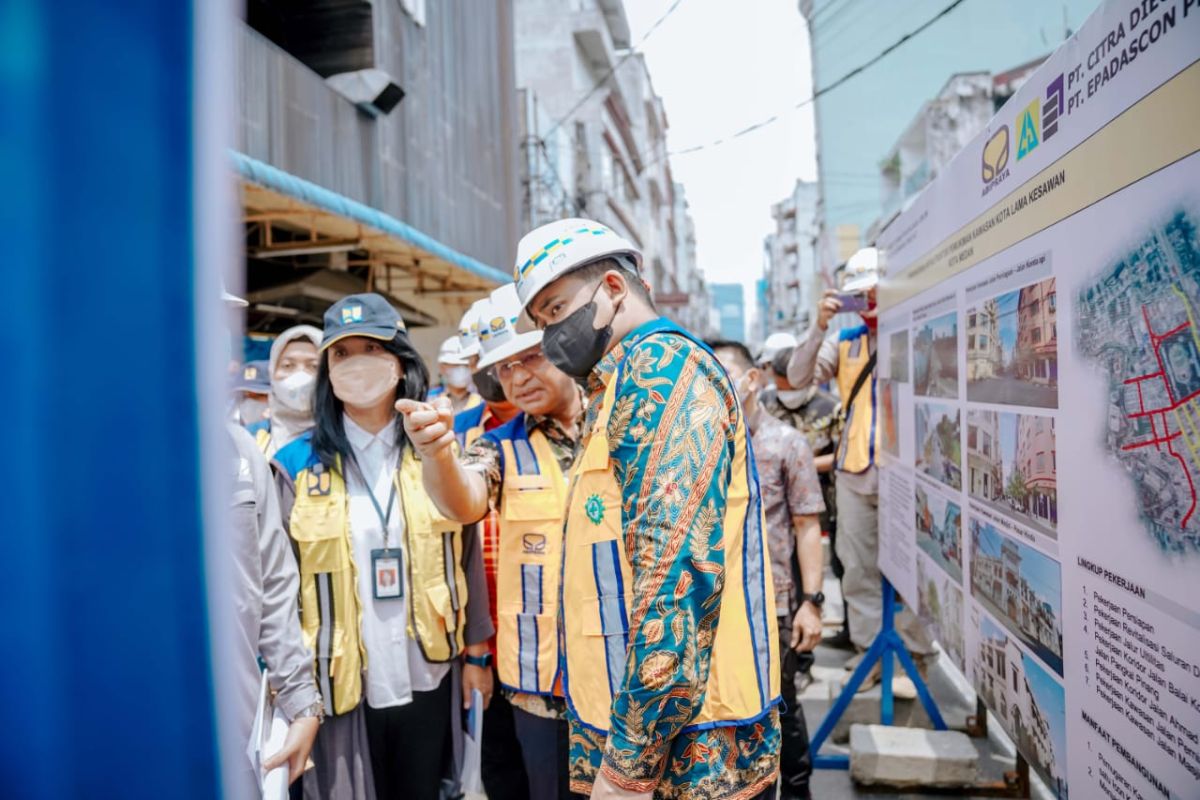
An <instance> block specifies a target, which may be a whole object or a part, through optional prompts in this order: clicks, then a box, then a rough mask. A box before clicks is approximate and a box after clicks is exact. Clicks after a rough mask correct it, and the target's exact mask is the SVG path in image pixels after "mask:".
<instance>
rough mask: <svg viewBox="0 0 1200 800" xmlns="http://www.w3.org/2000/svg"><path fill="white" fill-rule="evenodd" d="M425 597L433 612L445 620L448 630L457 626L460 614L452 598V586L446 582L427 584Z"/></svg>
mask: <svg viewBox="0 0 1200 800" xmlns="http://www.w3.org/2000/svg"><path fill="white" fill-rule="evenodd" d="M425 599H426V600H427V601H428V602H429V606H430V608H432V609H433V613H434V614H436V615H437V616H439V617H441V618H442V619H443V620H445V626H444V627H445V628H446V630H451V631H452V630H454V629H455V628H456V627H457V621H458V615H457V614H456V612H455V611H454V603H453V602H452V600H451V598H450V587H448V586H447V585H446V584H444V583H431V584H428V585H426V586H425Z"/></svg>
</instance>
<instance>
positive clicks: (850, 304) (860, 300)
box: [834, 292, 867, 313]
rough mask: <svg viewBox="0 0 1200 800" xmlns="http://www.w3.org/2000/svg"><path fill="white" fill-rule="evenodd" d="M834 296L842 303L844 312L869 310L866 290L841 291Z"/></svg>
mask: <svg viewBox="0 0 1200 800" xmlns="http://www.w3.org/2000/svg"><path fill="white" fill-rule="evenodd" d="M834 297H836V298H837V301H838V302H839V303H841V304H842V313H846V312H852V311H866V310H867V295H866V293H865V292H855V293H854V294H843V293H840V292H839V293H838V294H836V295H834Z"/></svg>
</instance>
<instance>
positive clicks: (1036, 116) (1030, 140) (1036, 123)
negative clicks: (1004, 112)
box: [1017, 97, 1042, 161]
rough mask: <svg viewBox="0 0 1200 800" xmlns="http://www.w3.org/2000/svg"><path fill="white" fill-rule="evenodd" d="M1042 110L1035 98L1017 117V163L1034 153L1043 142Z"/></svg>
mask: <svg viewBox="0 0 1200 800" xmlns="http://www.w3.org/2000/svg"><path fill="white" fill-rule="evenodd" d="M1041 110H1042V109H1041V104H1040V103H1039V102H1038V99H1037V98H1036V97H1035V98H1033V102H1032V103H1030V104H1029V105H1028V106H1026V107H1025V110H1024V111H1022V112H1021V113H1020V114H1019V115H1017V161H1020V160H1021V159H1022V158H1024V157H1025V156H1027V155H1029V154H1030V153H1032V152H1033V151H1034V149H1035V148H1036V147H1037V146H1038V145H1039V144H1041V142H1042V139H1041V134H1042V123H1041V117H1042V114H1041Z"/></svg>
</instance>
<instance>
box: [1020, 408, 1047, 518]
mask: <svg viewBox="0 0 1200 800" xmlns="http://www.w3.org/2000/svg"><path fill="white" fill-rule="evenodd" d="M1015 461H1016V466H1017V469H1019V470H1020V471H1021V477H1022V479H1023V480H1024V482H1025V499H1024V503H1025V512H1026V513H1027V514H1029V515H1031V516H1033V517H1035V518H1037V519H1040V520H1042V521H1044V522H1047V523H1050V524H1052V525H1053V524H1056V523H1057V522H1058V480H1057V466H1058V454H1057V453H1056V452H1055V445H1054V420H1053V419H1051V418H1050V417H1039V416H1035V415H1031V414H1021V415H1019V416H1018V417H1017V449H1016V459H1015Z"/></svg>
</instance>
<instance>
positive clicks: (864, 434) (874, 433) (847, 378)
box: [836, 325, 883, 472]
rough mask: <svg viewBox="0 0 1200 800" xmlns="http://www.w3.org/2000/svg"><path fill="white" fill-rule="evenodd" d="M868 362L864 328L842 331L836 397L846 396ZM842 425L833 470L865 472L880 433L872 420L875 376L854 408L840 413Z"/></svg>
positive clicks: (863, 390)
mask: <svg viewBox="0 0 1200 800" xmlns="http://www.w3.org/2000/svg"><path fill="white" fill-rule="evenodd" d="M870 359H871V352H870V340H869V339H868V336H867V328H866V326H865V325H864V326H862V327H859V328H853V329H851V330H846V331H842V333H841V334H840V336H839V337H838V371H837V385H838V394H839V395H840V396H841V397H842V398H843V402H845V398H848V397H849V396H850V392H851V390H852V389H854V384H855V382H856V381H857V380H858V375H859V373H860V372H862V371H863V370H864V369H866V366H867V362H868V361H869V360H870ZM844 413H845V417H846V423H845V426H844V427H843V428H842V438H841V440H839V441H838V448H837V458H836V464H837V468H838V469H839V470H841V471H842V472H866V471H867V470H868V469H869V468H870V467H871V465H872V464H874V463H875V453H877V452H878V451H879V447H880V445H881V441H882V440H881V437H882V435H883V432H882V431H881V430H880V426H879V425H878V424H877V420H876V418H875V375H874V374H872V375H871V377H869V378H868V379H867V380H866V382H865V383H863V385H862V388H860V389H859V390H858V395H857V396H856V397H855V398H854V404H853V405H851V406H850V407H849V408H846V409H845V410H844Z"/></svg>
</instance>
